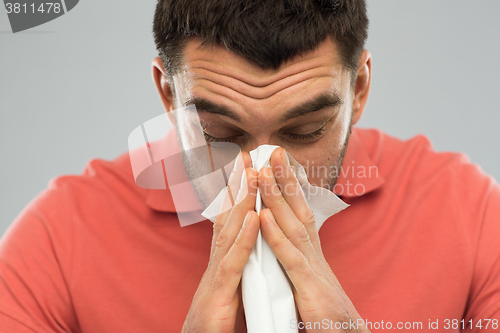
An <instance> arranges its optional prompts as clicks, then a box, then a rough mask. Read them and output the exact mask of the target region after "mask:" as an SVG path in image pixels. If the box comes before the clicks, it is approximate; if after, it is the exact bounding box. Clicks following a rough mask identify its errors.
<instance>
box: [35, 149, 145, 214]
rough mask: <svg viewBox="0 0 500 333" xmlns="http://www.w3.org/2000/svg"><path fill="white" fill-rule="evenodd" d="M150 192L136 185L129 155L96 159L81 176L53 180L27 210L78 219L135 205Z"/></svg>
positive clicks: (142, 200) (86, 167)
mask: <svg viewBox="0 0 500 333" xmlns="http://www.w3.org/2000/svg"><path fill="white" fill-rule="evenodd" d="M146 195H147V190H145V189H142V188H140V187H138V186H137V185H136V184H135V181H134V177H133V174H132V169H131V166H130V160H129V155H128V153H124V154H122V155H120V156H119V157H117V158H116V159H114V160H103V159H93V160H91V161H90V162H89V163H88V164H87V165H86V166H85V168H84V170H83V172H82V173H81V174H78V175H63V176H59V177H56V178H54V179H52V180H51V181H50V182H49V184H48V187H47V189H46V190H45V191H43V192H42V193H41V194H40V195H39V196H38V197H37V198H35V200H33V201H32V202H31V203H30V204H29V205H28V207H27V208H26V210H31V211H34V212H36V214H38V215H40V216H44V215H54V212H55V211H58V212H59V213H61V212H62V213H66V215H67V216H68V217H75V216H76V214H75V213H76V212H77V211H78V212H79V213H82V214H89V213H98V212H101V213H102V211H103V209H104V208H107V209H109V208H110V207H114V208H117V205H119V206H128V207H132V206H136V205H137V204H140V203H141V202H144V201H145V197H146Z"/></svg>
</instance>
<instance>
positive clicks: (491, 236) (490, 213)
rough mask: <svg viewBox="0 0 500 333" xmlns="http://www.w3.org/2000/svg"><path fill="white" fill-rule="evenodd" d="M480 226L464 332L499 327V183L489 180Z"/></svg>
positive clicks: (487, 330)
mask: <svg viewBox="0 0 500 333" xmlns="http://www.w3.org/2000/svg"><path fill="white" fill-rule="evenodd" d="M482 212H483V218H482V221H481V224H480V225H479V226H478V228H479V229H478V231H477V235H478V236H477V241H476V242H474V243H473V244H475V247H476V254H475V263H474V275H473V279H472V285H471V289H470V293H469V301H468V307H467V309H466V312H465V316H464V321H465V323H464V326H465V327H466V329H464V330H463V332H467V333H485V332H499V331H500V187H499V186H498V184H496V183H495V182H494V181H493V180H491V181H490V191H488V196H487V199H486V201H485V204H484V209H483V210H482Z"/></svg>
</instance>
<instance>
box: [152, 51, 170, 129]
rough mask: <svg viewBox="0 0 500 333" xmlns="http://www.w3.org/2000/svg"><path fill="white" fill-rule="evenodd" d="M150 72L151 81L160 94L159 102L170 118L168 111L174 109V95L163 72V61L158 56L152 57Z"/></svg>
mask: <svg viewBox="0 0 500 333" xmlns="http://www.w3.org/2000/svg"><path fill="white" fill-rule="evenodd" d="M151 74H152V76H153V82H154V84H155V86H156V90H157V91H158V95H159V96H160V100H161V103H162V104H163V107H164V108H165V111H166V112H167V114H168V116H169V118H172V114H171V113H170V111H173V110H174V95H173V93H172V89H171V87H170V83H169V82H168V80H167V75H166V74H165V69H164V68H163V63H162V61H161V59H160V58H159V57H156V58H154V59H153V62H152V64H151ZM172 120H173V119H170V121H172Z"/></svg>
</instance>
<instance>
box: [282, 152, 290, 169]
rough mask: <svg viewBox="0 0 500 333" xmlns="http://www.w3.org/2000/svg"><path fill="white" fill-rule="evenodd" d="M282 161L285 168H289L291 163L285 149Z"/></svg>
mask: <svg viewBox="0 0 500 333" xmlns="http://www.w3.org/2000/svg"><path fill="white" fill-rule="evenodd" d="M281 160H282V161H283V164H284V165H285V166H289V165H290V162H289V161H288V154H287V152H286V150H285V149H283V150H282V151H281Z"/></svg>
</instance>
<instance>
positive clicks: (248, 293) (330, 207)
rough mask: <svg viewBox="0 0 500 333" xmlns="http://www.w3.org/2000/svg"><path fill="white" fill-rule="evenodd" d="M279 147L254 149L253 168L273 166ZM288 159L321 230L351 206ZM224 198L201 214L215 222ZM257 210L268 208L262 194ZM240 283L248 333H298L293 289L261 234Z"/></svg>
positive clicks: (252, 155) (220, 197)
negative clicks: (322, 226) (311, 179)
mask: <svg viewBox="0 0 500 333" xmlns="http://www.w3.org/2000/svg"><path fill="white" fill-rule="evenodd" d="M278 147H279V146H271V145H262V146H259V147H257V148H256V149H255V150H252V151H251V152H250V157H251V158H252V164H253V165H252V166H253V168H254V169H255V170H257V171H259V170H260V169H261V168H262V167H264V166H270V162H269V160H270V158H271V154H272V153H273V151H274V150H275V149H276V148H278ZM288 158H289V160H290V163H291V164H292V166H293V167H294V169H295V174H296V175H297V179H298V181H299V183H300V185H301V186H302V190H303V191H304V194H305V197H306V199H307V202H308V203H309V206H310V207H311V209H312V210H313V212H314V217H315V219H316V225H317V228H318V230H319V228H320V227H321V225H322V224H323V222H325V220H326V219H327V218H329V217H330V216H332V215H334V214H336V213H338V212H340V211H341V210H343V209H345V208H347V207H348V206H349V205H348V204H346V203H345V202H343V201H342V200H340V199H339V198H338V197H337V196H336V195H335V194H334V193H333V192H332V191H329V190H327V189H324V188H321V187H318V186H313V185H311V184H309V181H308V180H307V175H306V172H305V170H304V167H302V166H301V165H300V164H299V163H298V162H297V161H296V160H295V159H294V158H293V157H292V156H291V155H290V154H288ZM223 191H224V190H223ZM221 194H222V192H221ZM223 198H224V197H223V195H218V196H217V198H216V199H215V200H214V201H213V202H212V203H211V204H210V205H209V206H208V207H207V209H205V210H204V211H203V213H202V215H203V216H204V217H205V218H207V219H209V220H211V221H212V222H214V220H215V219H214V218H213V217H214V216H216V215H217V214H218V212H219V209H220V207H221V205H222V201H223ZM255 207H256V209H255V210H256V211H257V213H259V212H260V211H261V210H262V209H264V208H265V207H264V205H263V203H262V200H261V197H260V193H258V194H257V202H256V205H255ZM241 283H242V295H243V306H244V309H245V317H246V323H247V331H248V333H292V332H298V330H297V328H294V326H295V327H296V325H293V323H294V320H295V323H296V322H297V314H296V309H295V302H294V299H293V293H292V288H291V286H290V283H289V281H288V279H287V277H286V275H285V273H284V272H283V270H282V268H281V266H280V264H279V263H278V260H277V259H276V256H275V255H274V253H273V252H272V250H271V248H270V247H269V245H268V244H267V242H266V241H265V239H264V238H263V237H262V235H261V233H260V231H259V235H258V237H257V242H256V244H255V246H254V248H253V249H252V253H251V254H250V257H249V259H248V262H247V264H246V266H245V268H244V270H243V276H242V280H241Z"/></svg>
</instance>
